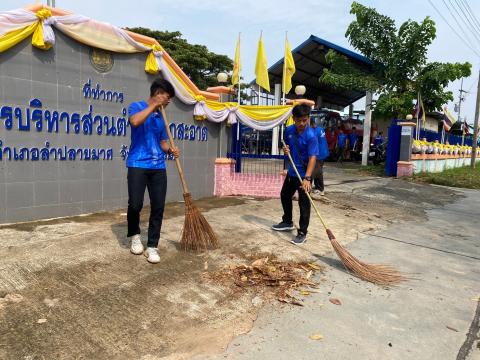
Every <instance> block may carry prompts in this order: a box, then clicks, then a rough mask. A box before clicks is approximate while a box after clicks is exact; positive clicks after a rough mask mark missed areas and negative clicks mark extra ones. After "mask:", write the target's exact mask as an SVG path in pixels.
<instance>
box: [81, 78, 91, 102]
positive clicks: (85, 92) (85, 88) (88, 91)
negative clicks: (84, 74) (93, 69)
mask: <svg viewBox="0 0 480 360" xmlns="http://www.w3.org/2000/svg"><path fill="white" fill-rule="evenodd" d="M91 88H92V80H91V79H88V81H87V82H86V83H85V85H83V90H82V92H83V96H84V97H85V98H89V97H92V89H91Z"/></svg>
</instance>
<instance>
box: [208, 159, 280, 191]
mask: <svg viewBox="0 0 480 360" xmlns="http://www.w3.org/2000/svg"><path fill="white" fill-rule="evenodd" d="M234 165H235V160H232V159H227V158H218V159H217V160H216V161H215V186H214V189H213V194H214V195H215V196H228V195H247V196H255V197H266V198H279V197H280V190H281V189H282V185H283V180H284V178H285V175H283V174H280V173H279V174H278V175H264V174H242V173H236V172H235V170H234Z"/></svg>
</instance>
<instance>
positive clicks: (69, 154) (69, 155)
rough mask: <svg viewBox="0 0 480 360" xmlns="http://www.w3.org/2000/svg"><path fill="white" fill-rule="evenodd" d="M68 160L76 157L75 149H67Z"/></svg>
mask: <svg viewBox="0 0 480 360" xmlns="http://www.w3.org/2000/svg"><path fill="white" fill-rule="evenodd" d="M67 153H68V160H75V159H76V157H77V150H75V149H68V152H67Z"/></svg>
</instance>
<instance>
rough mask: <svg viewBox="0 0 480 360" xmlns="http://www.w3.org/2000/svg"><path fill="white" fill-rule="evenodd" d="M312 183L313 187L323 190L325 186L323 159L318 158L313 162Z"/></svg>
mask: <svg viewBox="0 0 480 360" xmlns="http://www.w3.org/2000/svg"><path fill="white" fill-rule="evenodd" d="M312 175H313V176H312V178H313V184H314V187H315V189H318V190H320V191H323V190H325V186H324V184H323V160H318V159H317V162H316V163H315V169H314V170H313V174H312Z"/></svg>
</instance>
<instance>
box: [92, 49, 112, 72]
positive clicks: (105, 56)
mask: <svg viewBox="0 0 480 360" xmlns="http://www.w3.org/2000/svg"><path fill="white" fill-rule="evenodd" d="M90 62H91V63H92V66H93V67H94V68H95V70H97V71H98V72H101V73H106V72H109V71H110V70H112V67H113V56H112V54H111V53H109V52H108V51H105V50H101V49H91V50H90Z"/></svg>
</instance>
